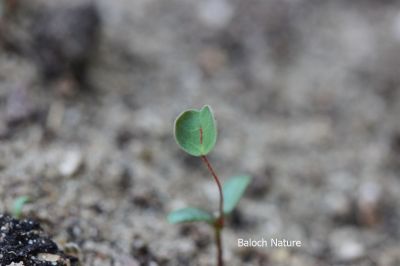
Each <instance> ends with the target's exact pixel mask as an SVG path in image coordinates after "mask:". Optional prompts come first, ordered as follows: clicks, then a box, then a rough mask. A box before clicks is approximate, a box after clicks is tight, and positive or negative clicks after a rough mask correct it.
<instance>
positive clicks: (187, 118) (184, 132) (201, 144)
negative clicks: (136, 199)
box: [167, 105, 251, 266]
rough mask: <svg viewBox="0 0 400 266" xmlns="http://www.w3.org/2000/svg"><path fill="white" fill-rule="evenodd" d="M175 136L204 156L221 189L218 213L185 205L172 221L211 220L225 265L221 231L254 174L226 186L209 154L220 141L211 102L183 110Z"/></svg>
mask: <svg viewBox="0 0 400 266" xmlns="http://www.w3.org/2000/svg"><path fill="white" fill-rule="evenodd" d="M174 136H175V140H176V142H177V143H178V145H179V146H180V148H181V149H182V150H184V151H185V152H187V153H188V154H190V155H193V156H196V157H200V158H201V159H202V160H203V162H204V163H205V165H206V166H207V169H208V170H209V172H210V173H211V175H212V177H213V178H214V181H215V182H216V184H217V186H218V190H219V209H218V214H217V215H214V214H212V213H210V212H208V211H205V210H202V209H199V208H192V207H189V208H183V209H180V210H176V211H173V212H171V213H170V214H169V215H168V217H167V218H168V221H169V222H170V223H172V224H176V223H184V222H199V221H201V222H207V223H208V224H210V225H211V226H212V227H213V228H214V232H215V241H216V246H217V265H218V266H223V264H224V262H223V254H222V241H221V234H222V230H223V228H224V217H225V216H226V215H229V214H230V213H231V212H232V211H233V209H234V208H235V207H236V205H237V204H238V202H239V200H240V198H241V197H242V196H243V193H244V191H245V190H246V187H247V186H248V185H249V183H250V180H251V178H250V177H249V176H235V177H232V178H230V179H229V180H227V181H226V182H225V184H224V185H223V186H222V185H221V182H220V179H219V177H218V175H217V174H216V172H215V171H214V169H213V167H212V166H211V163H210V161H209V160H208V158H207V156H206V155H207V154H208V153H210V152H211V151H212V149H213V148H214V146H215V143H216V141H217V124H216V121H215V119H214V114H213V111H212V109H211V107H210V106H208V105H206V106H204V107H203V108H201V110H195V109H190V110H187V111H184V112H183V113H181V114H180V115H179V116H178V117H177V119H176V120H175V125H174Z"/></svg>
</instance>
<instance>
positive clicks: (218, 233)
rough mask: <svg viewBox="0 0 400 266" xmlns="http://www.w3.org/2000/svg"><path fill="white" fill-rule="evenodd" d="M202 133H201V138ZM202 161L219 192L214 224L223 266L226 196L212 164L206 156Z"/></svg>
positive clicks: (220, 261) (218, 262) (219, 263)
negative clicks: (222, 237)
mask: <svg viewBox="0 0 400 266" xmlns="http://www.w3.org/2000/svg"><path fill="white" fill-rule="evenodd" d="M201 133H202V131H200V137H201V135H202V134H201ZM201 159H202V160H203V161H204V163H205V164H206V165H207V168H208V170H209V171H210V173H211V175H212V176H213V177H214V180H215V182H216V183H217V186H218V190H219V213H218V219H217V220H216V221H215V224H214V229H215V241H216V244H217V252H218V255H217V265H218V266H223V265H224V262H223V259H222V257H223V256H222V242H221V231H222V229H223V227H224V209H223V206H224V194H223V192H222V186H221V182H220V181H219V178H218V176H217V174H216V173H215V171H214V169H213V168H212V166H211V164H210V162H209V161H208V159H207V157H206V156H205V155H203V156H201Z"/></svg>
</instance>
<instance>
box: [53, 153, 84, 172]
mask: <svg viewBox="0 0 400 266" xmlns="http://www.w3.org/2000/svg"><path fill="white" fill-rule="evenodd" d="M82 166H83V156H82V153H81V152H80V151H77V150H71V151H68V152H67V153H66V154H65V155H64V157H63V160H62V162H61V164H60V166H59V168H58V169H59V172H60V174H61V175H62V176H64V177H71V176H74V175H76V174H77V172H78V171H79V170H80V169H81V168H82Z"/></svg>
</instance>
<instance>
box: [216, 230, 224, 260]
mask: <svg viewBox="0 0 400 266" xmlns="http://www.w3.org/2000/svg"><path fill="white" fill-rule="evenodd" d="M214 230H215V242H216V244H217V265H218V266H223V265H224V260H223V258H222V257H223V256H222V242H221V231H222V228H220V227H218V226H214Z"/></svg>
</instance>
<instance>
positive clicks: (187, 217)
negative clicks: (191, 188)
mask: <svg viewBox="0 0 400 266" xmlns="http://www.w3.org/2000/svg"><path fill="white" fill-rule="evenodd" d="M167 219H168V222H169V223H171V224H177V223H186V222H197V221H204V222H207V223H212V222H213V221H214V216H213V215H212V214H211V213H209V212H207V211H204V210H201V209H198V208H183V209H179V210H176V211H173V212H171V213H170V214H169V215H168V217H167Z"/></svg>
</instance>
